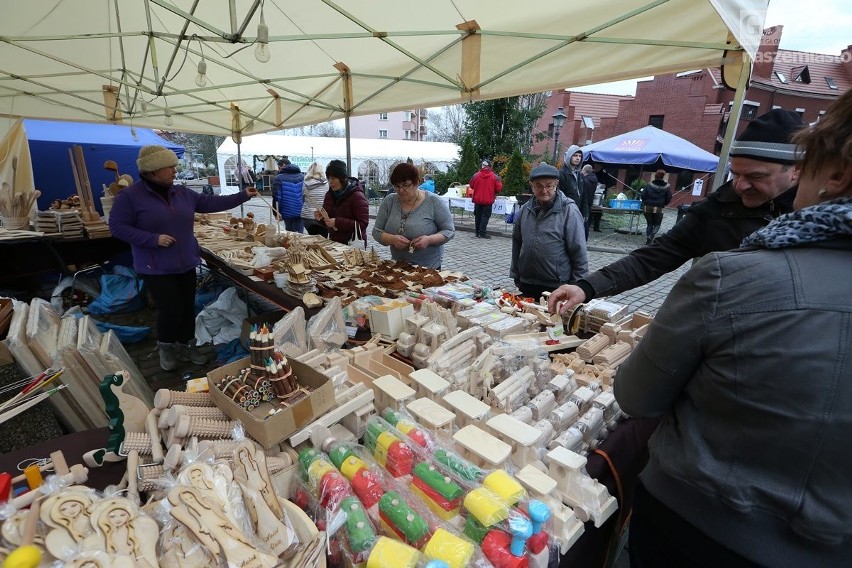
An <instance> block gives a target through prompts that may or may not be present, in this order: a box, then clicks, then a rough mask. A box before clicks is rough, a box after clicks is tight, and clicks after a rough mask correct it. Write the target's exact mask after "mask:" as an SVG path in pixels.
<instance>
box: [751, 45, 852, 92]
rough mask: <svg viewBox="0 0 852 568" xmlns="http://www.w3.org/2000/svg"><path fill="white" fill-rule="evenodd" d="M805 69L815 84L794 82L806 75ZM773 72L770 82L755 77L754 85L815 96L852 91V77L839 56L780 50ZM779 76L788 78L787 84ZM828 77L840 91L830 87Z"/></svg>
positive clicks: (776, 56) (767, 79) (774, 62)
mask: <svg viewBox="0 0 852 568" xmlns="http://www.w3.org/2000/svg"><path fill="white" fill-rule="evenodd" d="M805 66H807V68H808V74H809V75H810V79H811V82H810V83H801V82H796V81H794V78H795V77H796V76H797V75H800V74H801V73H802V70H803V67H805ZM772 71H773V72H772V73H771V74H770V76H769V77H768V78H767V77H754V78H753V82H755V83H760V84H762V85H768V86H771V87H775V88H779V89H786V90H790V91H796V92H800V93H806V94H813V95H834V96H837V95H840V94H841V93H843V92H845V91H847V90H849V89H850V88H852V77H850V76H849V74H848V73H847V71H846V68H845V67H844V65H843V60H842V58H841V57H840V56H839V55H826V54H824V53H810V52H807V51H791V50H788V49H779V50H778V53H777V54H775V56H774V59H773V68H772ZM778 73H781V74H782V75H783V76H784V79H785V81H786V82H782V81H781V79H780V78H779V77H778ZM826 77H829V78H831V79H833V80H834V84H835V85H837V89H832V88H830V87H829V86H828V83H827V82H826V80H825V78H826Z"/></svg>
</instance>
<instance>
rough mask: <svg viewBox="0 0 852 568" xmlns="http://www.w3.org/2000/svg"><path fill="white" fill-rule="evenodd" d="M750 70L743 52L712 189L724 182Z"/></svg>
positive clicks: (747, 59)
mask: <svg viewBox="0 0 852 568" xmlns="http://www.w3.org/2000/svg"><path fill="white" fill-rule="evenodd" d="M750 72H751V58H750V57H749V56H748V54H747V53H743V64H742V67H741V68H740V77H739V80H738V81H737V90H736V93H735V94H734V104H733V106H732V107H731V112H730V114H729V115H728V124H727V125H726V126H725V138H724V140H723V141H722V151H721V152H719V165H718V166H716V175H714V176H713V190H714V191H715V190H716V189H719V186H720V185H722V184H723V183H725V172H726V171H727V169H728V155H729V154H730V152H731V143H733V141H734V136H736V134H737V125H738V124H739V123H740V113H741V112H742V109H743V101H744V100H745V94H746V89H747V88H748V78H749V74H750Z"/></svg>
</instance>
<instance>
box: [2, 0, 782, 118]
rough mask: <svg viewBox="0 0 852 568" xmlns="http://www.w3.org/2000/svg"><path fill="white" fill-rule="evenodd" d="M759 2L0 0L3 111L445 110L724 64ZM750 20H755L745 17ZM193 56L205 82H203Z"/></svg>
mask: <svg viewBox="0 0 852 568" xmlns="http://www.w3.org/2000/svg"><path fill="white" fill-rule="evenodd" d="M767 4H768V0H700V1H699V0H610V1H609V2H607V3H606V6H605V9H604V7H603V5H601V4H599V3H594V2H566V1H565V0H541V1H539V2H536V3H535V4H532V5H527V6H525V5H522V4H518V3H517V2H516V1H514V0H453V1H447V0H431V1H429V2H420V3H413V2H400V1H398V0H370V1H369V2H365V1H364V0H336V1H335V0H325V1H323V0H301V1H299V2H294V1H289V2H285V1H283V0H265V1H264V2H263V3H261V2H260V0H228V1H226V0H218V1H215V2H213V1H209V0H208V1H205V2H202V1H201V0H52V1H45V2H9V3H7V5H6V6H5V7H4V14H3V18H2V21H0V114H6V115H13V116H25V117H33V118H48V119H60V120H76V121H89V122H104V121H120V122H124V123H126V124H129V123H130V122H131V118H132V122H133V124H134V125H141V126H149V127H154V128H164V129H171V130H180V131H188V132H202V133H211V134H228V133H230V132H231V128H232V112H231V104H232V103H233V104H235V105H236V107H237V108H238V109H239V112H240V114H241V115H242V116H241V120H240V122H241V124H242V131H243V133H245V134H251V133H258V132H265V131H270V130H277V129H280V128H282V127H294V126H300V125H305V124H313V123H317V122H322V121H326V120H330V119H334V118H340V117H342V116H344V115H345V114H346V113H347V112H349V113H350V114H352V115H364V114H373V113H376V112H379V111H391V110H398V109H411V108H420V107H431V106H439V105H443V104H451V103H458V102H463V101H469V100H478V99H488V98H496V97H504V96H511V95H518V94H523V93H531V92H540V91H545V90H550V89H559V88H563V87H571V86H578V85H586V84H592V83H600V82H606V81H612V80H617V79H625V78H631V77H640V76H646V75H653V74H656V73H665V72H671V71H680V70H684V69H696V68H702V67H710V66H719V65H721V64H722V63H725V62H729V63H733V59H736V56H737V54H738V53H739V52H741V51H743V50H745V51H747V52H749V53H750V54H751V55H753V54H754V51H755V50H756V46H757V43H758V42H759V40H760V33H761V30H762V19H761V15H762V14H764V13H765V9H766V6H767ZM261 12H262V13H263V17H264V20H265V22H266V23H267V24H268V26H269V50H270V52H271V59H270V60H269V61H268V62H267V63H261V62H259V61H258V60H257V59H256V58H255V55H254V52H255V47H256V45H253V43H254V42H255V39H256V35H257V28H258V26H257V25H258V23H259V21H260V18H261ZM744 14H745V15H747V16H749V19H746V18H744V16H743V15H744ZM755 16H756V17H757V19H760V20H761V21H760V22H756V21H755ZM746 21H747V22H748V23H749V24H751V25H740V22H746ZM726 50H728V55H729V57H728V59H725V53H726ZM202 53H203V56H204V59H205V60H206V63H207V79H208V82H207V84H206V86H204V87H198V86H196V83H195V79H196V75H197V74H198V71H197V67H198V63H199V61H200V59H201V54H202ZM732 54H733V55H732ZM115 97H117V100H118V103H117V104H116V103H115V102H114V100H115ZM167 115H170V116H167ZM167 119H170V120H167ZM168 122H171V123H172V124H168Z"/></svg>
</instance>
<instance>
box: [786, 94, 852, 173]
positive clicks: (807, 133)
mask: <svg viewBox="0 0 852 568" xmlns="http://www.w3.org/2000/svg"><path fill="white" fill-rule="evenodd" d="M793 142H794V143H795V144H796V146H797V148H796V150H797V153H798V157H799V158H800V160H801V161H800V163H799V165H800V167H801V169H802V173H806V172H816V171H818V170H819V169H820V168H821V167H823V166H825V165H826V164H827V163H829V162H835V163H837V165H838V166H848V165H850V164H852V90H850V91H846V92H845V93H843V95H842V96H841V97H840V98H839V99H837V100H836V101H834V102H833V103H831V105H829V107H828V109H827V110H826V111H825V115H823V116H822V117H820V120H819V122H817V123H816V124H815V125H814V126H812V127H810V128H803V129H801V130H799V131H798V132H797V133H796V134H795V136H794V137H793Z"/></svg>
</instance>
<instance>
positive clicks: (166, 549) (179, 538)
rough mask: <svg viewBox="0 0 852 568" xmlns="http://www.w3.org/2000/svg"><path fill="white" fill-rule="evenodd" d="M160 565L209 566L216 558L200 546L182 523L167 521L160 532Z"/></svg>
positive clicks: (170, 567) (176, 567) (169, 567)
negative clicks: (161, 552)
mask: <svg viewBox="0 0 852 568" xmlns="http://www.w3.org/2000/svg"><path fill="white" fill-rule="evenodd" d="M160 550H162V551H163V554H162V555H161V556H160V565H161V566H163V568H207V567H208V566H215V565H216V558H214V557H213V556H211V554H210V551H208V550H207V549H206V548H204V547H203V546H198V543H197V542H196V541H195V537H194V536H193V535H192V532H191V531H190V530H189V529H188V528H186V526H184V525H182V524H181V523H167V524H166V526H165V527H164V528H163V532H162V533H161V534H160Z"/></svg>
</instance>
